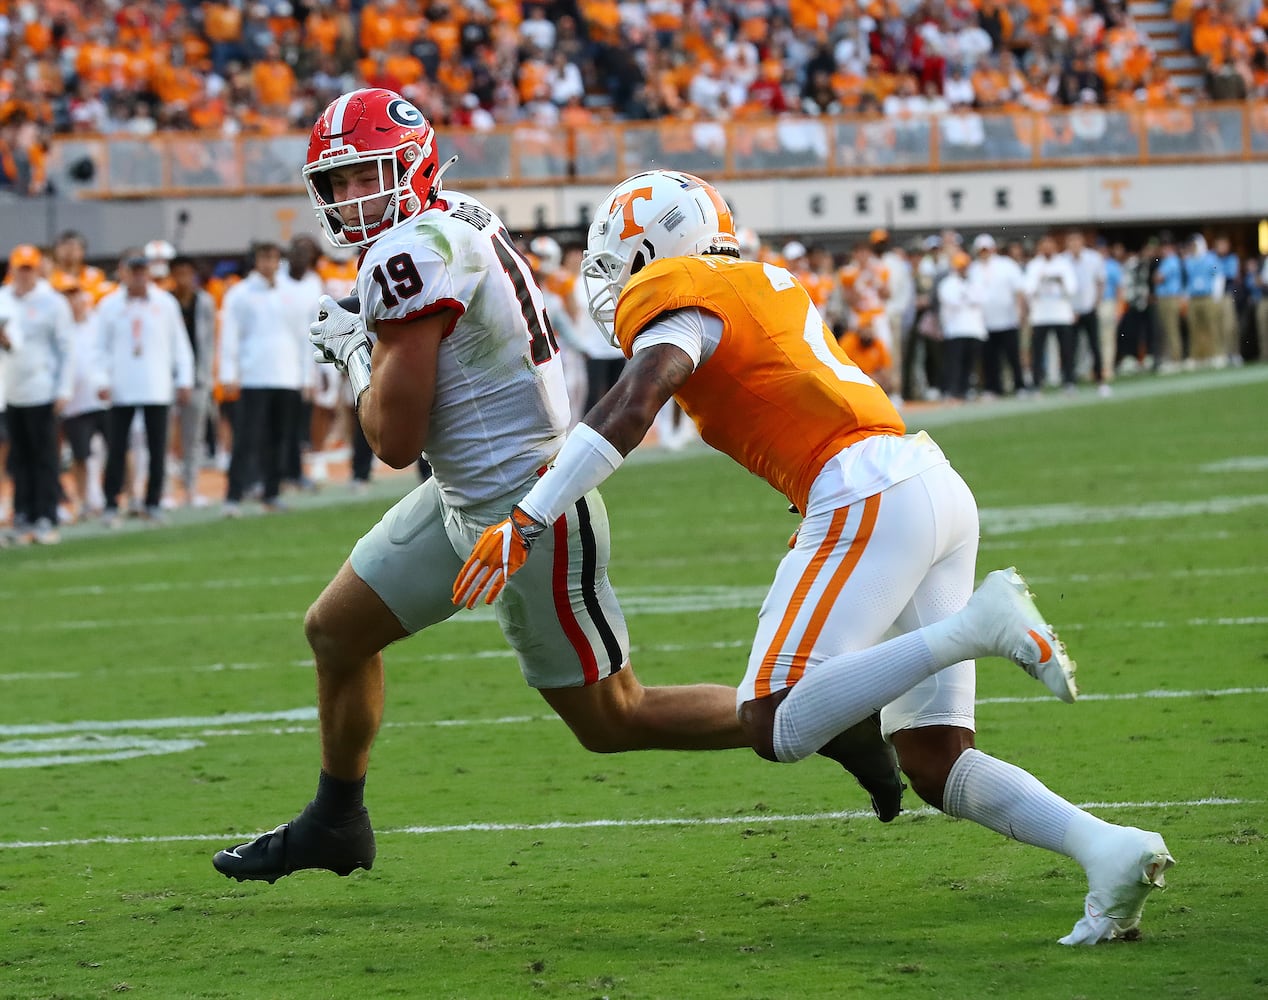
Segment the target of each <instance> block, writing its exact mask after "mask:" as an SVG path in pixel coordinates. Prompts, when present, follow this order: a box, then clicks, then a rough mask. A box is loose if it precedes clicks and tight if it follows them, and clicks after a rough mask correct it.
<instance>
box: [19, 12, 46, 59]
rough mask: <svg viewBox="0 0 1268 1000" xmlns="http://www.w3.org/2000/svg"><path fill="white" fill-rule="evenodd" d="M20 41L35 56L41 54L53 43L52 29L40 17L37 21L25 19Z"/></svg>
mask: <svg viewBox="0 0 1268 1000" xmlns="http://www.w3.org/2000/svg"><path fill="white" fill-rule="evenodd" d="M22 43H23V44H24V45H26V46H27V47H28V48H29V49H30V50H31V51H32V52H34V53H35V54H36V55H37V56H42V55H43V54H44V53H45V52H47V51H48V50H49V49H50V48H52V45H53V29H52V27H51V26H50V25H49V24H48V23H47V22H45V21H44V19H43V18H41V19H40V20H38V21H27V22H26V25H25V26H24V27H23V28H22Z"/></svg>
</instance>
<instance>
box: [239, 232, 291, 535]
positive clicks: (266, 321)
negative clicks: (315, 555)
mask: <svg viewBox="0 0 1268 1000" xmlns="http://www.w3.org/2000/svg"><path fill="white" fill-rule="evenodd" d="M253 256H254V261H255V266H254V269H253V270H252V271H251V273H250V274H248V275H247V276H246V277H245V278H244V279H243V280H242V281H240V282H238V284H236V285H234V286H233V288H231V289H230V290H229V292H228V294H227V295H225V300H224V305H223V307H222V308H221V315H220V322H221V327H220V384H221V385H222V386H224V387H225V389H226V390H227V391H229V392H234V391H237V389H238V388H239V387H240V388H241V390H242V395H241V398H240V399H239V400H238V405H237V408H236V411H235V413H234V428H233V457H232V459H231V460H230V463H229V489H228V493H227V494H226V497H225V507H224V512H225V516H227V517H236V516H237V515H238V513H239V509H238V504H239V503H240V502H241V500H242V497H243V495H244V494H245V493H246V491H247V490H248V489H249V488H250V487H251V486H253V485H254V484H255V483H257V482H261V483H263V486H264V492H263V496H262V499H263V501H264V505H265V508H266V509H268V510H280V509H281V506H280V505H279V503H278V492H279V491H280V488H281V482H282V474H283V471H284V469H283V451H284V448H285V442H286V441H287V440H288V439H289V437H290V435H291V433H292V430H293V428H294V426H295V421H296V420H298V419H299V411H300V404H301V392H302V390H304V389H305V388H308V387H310V386H311V385H312V377H313V372H312V368H313V365H312V349H311V345H310V344H309V343H308V325H307V323H306V322H301V315H300V312H299V311H298V310H297V309H296V308H295V300H294V296H293V293H292V291H291V289H290V288H288V287H287V286H288V282H287V281H286V279H283V278H281V277H280V276H279V274H278V271H279V269H280V266H281V263H282V249H281V247H279V246H278V245H277V244H276V243H269V242H266V243H258V244H256V245H255V247H254V251H253Z"/></svg>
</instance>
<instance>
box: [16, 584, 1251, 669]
mask: <svg viewBox="0 0 1268 1000" xmlns="http://www.w3.org/2000/svg"><path fill="white" fill-rule="evenodd" d="M1064 579H1069V578H1068V577H1067V578H1064ZM1053 582H1060V581H1059V580H1054V581H1053ZM765 596H766V587H765V586H761V587H709V588H703V589H700V590H697V591H677V592H674V593H667V594H663V595H653V594H647V593H642V594H638V593H635V594H630V595H629V596H627V597H624V598H622V599H621V607H622V609H623V610H624V611H625V614H626V615H627V616H629V617H634V616H637V615H676V614H688V613H692V614H694V613H698V612H702V611H743V610H752V611H756V610H757V609H758V608H759V607H761V604H762V600H763V599H764V598H765ZM301 618H303V614H302V613H301V612H299V611H254V612H248V613H244V614H234V615H157V616H154V617H150V618H79V619H66V620H63V621H48V622H37V623H35V624H31V623H26V622H0V632H9V633H13V632H83V631H88V630H93V631H98V630H101V631H104V630H108V629H134V628H154V627H155V626H158V625H181V626H185V625H190V626H194V625H216V626H219V627H224V626H228V625H232V624H233V623H236V622H266V621H299V620H300V619H301ZM493 621H494V618H493V612H492V610H491V609H487V608H480V609H478V610H476V611H466V612H460V613H458V614H456V615H454V617H452V618H450V619H448V621H444V622H441V623H440V624H439V625H436V626H434V627H435V628H445V627H447V626H457V625H474V624H490V623H492V622H493ZM1058 624H1059V625H1060V626H1061V629H1062V630H1066V631H1075V630H1079V629H1085V628H1103V627H1109V626H1110V625H1112V626H1113V627H1114V628H1117V629H1134V628H1151V629H1152V628H1176V627H1181V626H1199V625H1263V624H1268V617H1264V616H1259V615H1248V616H1243V617H1220V618H1187V619H1181V620H1177V621H1162V620H1159V621H1144V622H1123V621H1114V622H1094V623H1088V624H1081V623H1077V622H1074V623H1067V622H1059V623H1058ZM477 658H478V657H477ZM28 673H29V671H23V672H22V674H23V675H25V674H28ZM10 676H13V675H9V674H0V680H3V679H5V678H6V677H10Z"/></svg>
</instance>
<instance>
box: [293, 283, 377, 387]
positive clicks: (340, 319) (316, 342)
mask: <svg viewBox="0 0 1268 1000" xmlns="http://www.w3.org/2000/svg"><path fill="white" fill-rule="evenodd" d="M317 307H318V310H319V311H318V313H317V322H315V323H313V324H312V325H311V326H309V328H308V339H309V340H310V341H311V342H312V345H313V348H314V350H313V357H314V358H315V359H316V360H317V363H318V364H325V365H334V366H335V368H336V369H337V370H338V371H340V372H342V373H344V374H347V371H348V359H349V358H350V357H351V356H352V354H353V352H354V351H356V350H357V348H359V347H365V349H366V350H367V351H368V350H369V349H370V337H369V335H368V334H367V333H366V329H365V322H364V321H363V320H362V319H361V316H360V315H359V314H358V311H359V309H360V303H359V302H358V300H357V298H356V297H355V296H349V297H348V298H346V299H344V300H342V301H341V302H336V301H335V300H334V299H332V298H331V297H330V296H329V295H323V296H322V297H321V298H319V299H318V300H317Z"/></svg>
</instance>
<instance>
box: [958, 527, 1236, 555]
mask: <svg viewBox="0 0 1268 1000" xmlns="http://www.w3.org/2000/svg"><path fill="white" fill-rule="evenodd" d="M1241 537H1243V536H1242V535H1240V534H1236V533H1234V532H1232V531H1192V532H1186V533H1183V534H1180V533H1178V534H1168V535H1167V540H1168V541H1170V542H1184V543H1187V542H1226V541H1228V540H1229V539H1230V538H1241ZM1017 544H1018V543H1017V542H1016V541H1012V540H1009V541H989V540H987V539H983V540H982V541H981V542H980V543H978V551H979V552H981V551H985V550H987V549H1009V550H1013V549H1016V548H1017ZM1157 544H1158V542H1157V539H1156V538H1154V536H1152V535H1146V534H1144V533H1141V534H1135V535H1110V536H1109V537H1107V538H1096V537H1091V538H1080V537H1079V536H1077V535H1062V536H1060V537H1054V538H1028V539H1026V546H1027V548H1037V547H1040V546H1044V545H1055V546H1056V547H1057V548H1060V549H1082V548H1089V547H1092V546H1095V547H1097V548H1103V547H1104V546H1106V545H1147V546H1149V547H1150V548H1153V547H1155V546H1156V545H1157Z"/></svg>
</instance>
